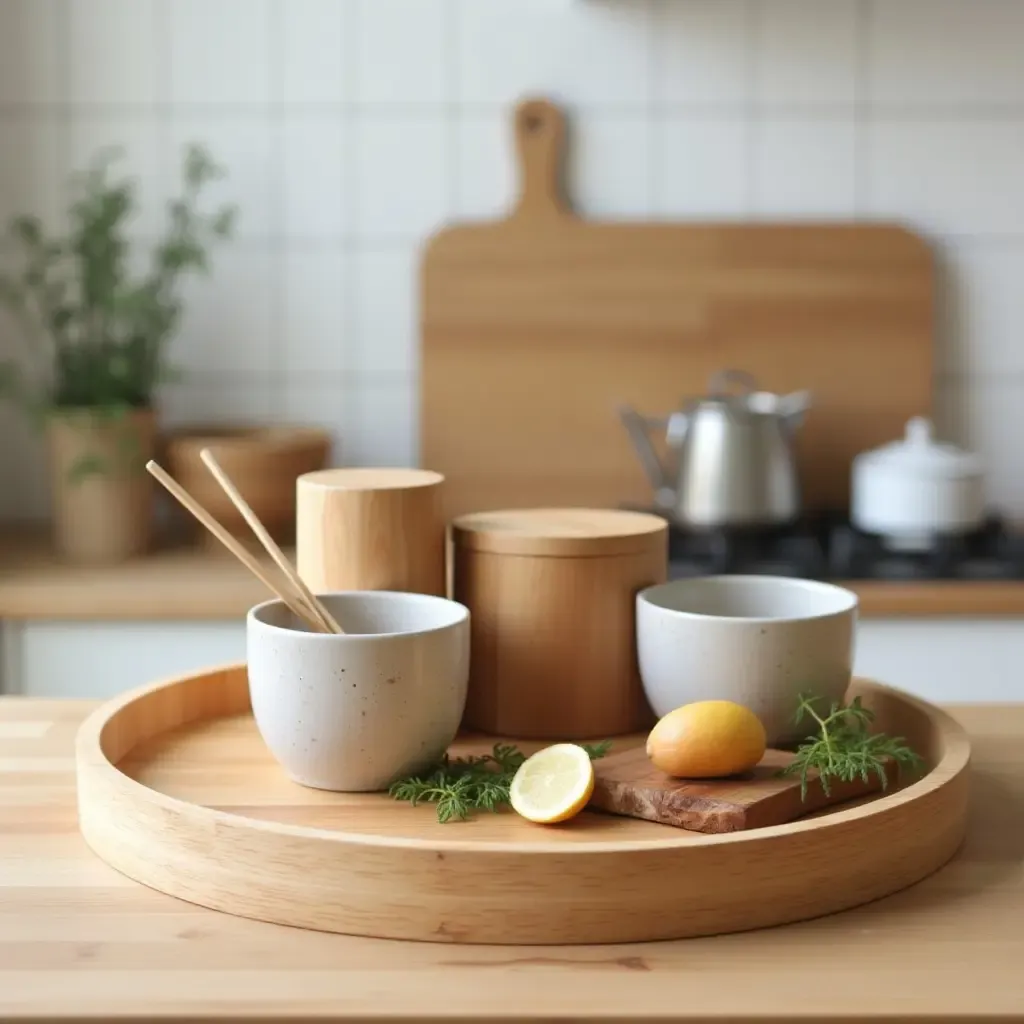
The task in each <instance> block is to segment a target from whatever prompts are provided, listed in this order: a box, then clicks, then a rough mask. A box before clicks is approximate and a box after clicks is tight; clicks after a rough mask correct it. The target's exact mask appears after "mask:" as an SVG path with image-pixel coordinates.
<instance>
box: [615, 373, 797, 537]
mask: <svg viewBox="0 0 1024 1024" xmlns="http://www.w3.org/2000/svg"><path fill="white" fill-rule="evenodd" d="M809 407H810V394H809V393H808V392H807V391H797V392H794V393H792V394H789V395H776V394H773V393H771V392H768V391H760V390H758V387H757V383H756V381H755V380H754V379H753V377H751V376H750V375H749V374H747V373H743V372H741V371H738V370H722V371H720V372H719V373H716V374H715V375H714V376H713V377H712V378H711V382H710V386H709V394H708V395H706V396H704V397H701V398H696V399H692V400H690V401H689V402H687V403H686V404H685V405H684V407H683V408H682V409H679V410H677V411H676V412H673V413H671V414H670V415H669V416H667V417H649V416H644V415H642V414H641V413H639V412H637V411H636V410H634V409H632V408H630V407H629V406H623V407H622V408H621V409H620V410H619V414H620V416H621V418H622V422H623V424H624V425H625V427H626V429H627V430H628V431H629V435H630V437H631V439H632V441H633V445H634V447H635V448H636V451H637V454H638V455H639V457H640V461H641V462H642V463H643V466H644V469H645V470H646V472H647V475H648V477H649V478H650V481H651V484H652V486H653V487H654V491H655V504H656V506H657V507H658V508H659V509H661V510H662V511H663V512H665V513H666V514H667V515H668V516H669V517H670V518H671V519H672V520H673V521H674V522H676V523H679V524H680V525H681V526H687V527H694V528H713V527H723V526H726V527H727V526H774V525H779V524H782V523H787V522H789V521H791V520H793V519H795V518H796V517H797V516H798V515H799V513H800V485H799V479H798V474H797V468H796V461H795V458H794V453H793V445H792V438H793V435H794V433H795V431H796V429H797V428H798V427H799V426H800V424H801V423H802V422H803V417H804V413H805V412H806V411H807V409H808V408H809ZM654 431H658V432H664V437H665V441H666V443H667V445H668V458H667V459H666V460H664V461H663V460H662V458H661V457H660V456H659V455H658V450H657V448H656V447H655V445H654V443H653V441H652V433H653V432H654Z"/></svg>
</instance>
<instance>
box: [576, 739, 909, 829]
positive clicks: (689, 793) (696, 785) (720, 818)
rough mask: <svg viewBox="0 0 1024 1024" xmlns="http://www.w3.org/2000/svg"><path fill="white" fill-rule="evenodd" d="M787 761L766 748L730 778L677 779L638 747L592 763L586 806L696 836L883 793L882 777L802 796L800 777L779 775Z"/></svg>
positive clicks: (813, 785)
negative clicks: (745, 769)
mask: <svg viewBox="0 0 1024 1024" xmlns="http://www.w3.org/2000/svg"><path fill="white" fill-rule="evenodd" d="M792 760H793V754H791V753H789V752H787V751H784V750H767V751H765V755H764V757H763V758H761V761H760V763H759V764H758V765H757V766H756V767H755V768H754V769H753V770H752V771H750V772H748V773H746V774H744V775H740V776H737V777H735V778H731V779H674V778H672V777H671V776H669V775H666V774H665V773H664V772H663V771H661V770H660V769H658V768H655V767H654V765H653V764H651V760H650V758H649V757H648V756H647V752H646V751H645V750H644V748H643V747H642V746H636V747H633V748H632V749H629V750H622V751H619V752H617V753H612V754H610V755H609V756H608V757H605V758H602V759H601V760H600V761H598V762H597V763H596V764H595V766H594V768H595V773H594V774H595V780H594V795H593V796H592V797H591V799H590V806H591V807H592V808H595V809H597V810H601V811H606V812H609V813H612V814H622V815H625V816H626V817H630V818H640V819H642V820H644V821H654V822H659V823H661V824H663V825H672V826H673V827H675V828H685V829H689V830H690V831H693V832H706V833H711V834H721V833H723V832H740V831H742V830H744V829H750V828H765V827H767V826H768V825H782V824H784V823H785V822H787V821H795V820H796V819H797V818H801V817H803V816H804V815H805V814H811V813H812V812H814V811H819V810H822V809H823V808H826V807H835V806H837V805H838V804H842V803H846V802H848V801H850V800H857V799H860V798H862V797H865V796H867V795H869V794H871V793H875V792H877V791H878V790H879V789H880V788H881V780H880V779H879V778H878V777H877V776H869V779H868V781H867V782H863V781H861V780H860V779H857V780H855V781H853V782H846V783H833V784H832V785H831V786H829V792H828V793H827V794H826V792H825V790H824V789H823V788H822V785H821V783H820V782H819V781H818V780H817V779H816V778H815V779H813V780H812V781H811V782H810V784H809V786H808V788H807V794H806V796H805V797H801V795H800V777H799V776H794V775H787V776H779V774H778V773H779V769H780V768H783V767H785V766H786V765H788V764H789V763H790V762H791V761H792ZM888 778H890V780H894V779H893V776H888Z"/></svg>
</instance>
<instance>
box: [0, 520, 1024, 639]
mask: <svg viewBox="0 0 1024 1024" xmlns="http://www.w3.org/2000/svg"><path fill="white" fill-rule="evenodd" d="M285 554H287V555H288V557H289V558H290V559H291V560H292V561H293V562H294V560H295V550H294V549H293V548H286V549H285ZM261 561H263V562H265V563H266V564H267V565H268V566H272V563H271V562H270V560H269V559H265V558H262V557H261ZM837 582H839V583H841V585H842V586H844V587H849V588H850V589H851V590H852V591H854V592H855V593H856V594H857V596H858V597H859V598H860V608H859V613H860V616H861V618H868V619H870V618H882V617H884V618H948V617H960V616H963V617H984V618H1019V617H1021V616H1022V615H1024V581H1021V582H1014V581H1005V582H1003V581H1001V582H929V581H923V582H918V583H902V582H896V581H892V582H864V581H859V580H852V581H842V580H840V581H837ZM266 599H267V591H266V588H265V587H264V586H263V584H261V583H260V582H259V580H256V579H254V578H253V577H252V575H251V574H250V573H249V571H248V570H247V569H246V568H245V567H244V566H241V565H239V564H238V563H237V562H236V561H235V559H234V558H232V557H231V556H230V555H229V554H227V553H225V554H224V555H219V554H216V555H211V553H210V552H209V551H207V550H203V549H201V548H197V547H188V546H185V547H183V546H170V547H165V548H163V549H161V550H158V551H155V552H153V553H152V554H151V555H149V556H147V557H145V558H139V559H136V560H134V561H132V562H126V563H125V564H123V565H116V566H102V567H101V566H75V565H67V564H66V563H63V562H61V561H60V560H58V559H57V558H56V557H55V556H54V554H53V551H52V550H51V549H50V547H49V545H48V543H47V541H46V538H45V537H44V536H42V535H41V534H40V533H39V531H38V530H34V529H8V530H7V531H6V532H0V619H9V620H14V621H18V620H25V621H32V620H47V619H67V620H74V621H140V620H142V621H146V620H163V621H179V622H180V621H218V620H228V621H231V620H236V621H238V622H241V620H242V619H243V618H244V617H245V613H246V612H247V611H248V610H249V609H250V608H251V607H252V606H253V605H255V604H259V603H260V601H265V600H266Z"/></svg>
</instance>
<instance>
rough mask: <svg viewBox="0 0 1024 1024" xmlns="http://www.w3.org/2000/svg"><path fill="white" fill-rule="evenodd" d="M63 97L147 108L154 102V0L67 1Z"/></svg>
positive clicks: (75, 102) (80, 102) (82, 103)
mask: <svg viewBox="0 0 1024 1024" xmlns="http://www.w3.org/2000/svg"><path fill="white" fill-rule="evenodd" d="M69 19H70V20H69V28H68V32H69V36H70V41H71V46H70V47H69V48H68V79H69V81H68V94H69V95H68V99H69V101H70V102H71V104H72V106H75V107H83V108H88V107H89V106H90V105H92V104H112V105H115V106H130V107H147V106H151V105H152V104H153V103H154V102H155V101H156V99H157V69H158V62H157V61H154V60H153V49H154V47H155V45H156V42H157V34H156V33H157V21H156V0H71V6H70V10H69Z"/></svg>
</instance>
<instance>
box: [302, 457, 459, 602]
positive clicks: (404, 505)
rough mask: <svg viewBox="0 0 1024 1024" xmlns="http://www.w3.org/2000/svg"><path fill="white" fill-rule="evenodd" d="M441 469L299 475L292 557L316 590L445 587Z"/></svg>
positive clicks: (439, 592) (439, 591) (438, 591)
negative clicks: (434, 471)
mask: <svg viewBox="0 0 1024 1024" xmlns="http://www.w3.org/2000/svg"><path fill="white" fill-rule="evenodd" d="M443 483H444V477H443V476H441V474H440V473H433V472H430V471H429V470H424V469H361V468H351V469H324V470H320V471H318V472H315V473H305V474H303V475H302V476H300V477H299V478H298V480H297V481H296V485H295V486H296V505H297V510H296V534H295V542H296V562H297V568H298V571H299V575H300V576H301V577H302V579H303V580H304V581H305V583H306V585H307V586H308V587H309V588H310V590H312V591H313V592H314V593H326V592H330V591H335V590H401V591H407V592H409V593H418V594H434V595H436V596H438V597H444V596H446V593H447V587H446V573H445V554H446V550H445V545H446V526H445V521H444V518H443V514H442V508H441V485H442V484H443Z"/></svg>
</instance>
